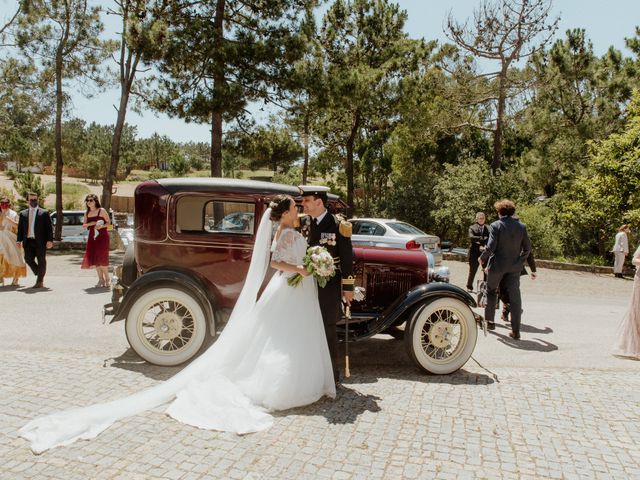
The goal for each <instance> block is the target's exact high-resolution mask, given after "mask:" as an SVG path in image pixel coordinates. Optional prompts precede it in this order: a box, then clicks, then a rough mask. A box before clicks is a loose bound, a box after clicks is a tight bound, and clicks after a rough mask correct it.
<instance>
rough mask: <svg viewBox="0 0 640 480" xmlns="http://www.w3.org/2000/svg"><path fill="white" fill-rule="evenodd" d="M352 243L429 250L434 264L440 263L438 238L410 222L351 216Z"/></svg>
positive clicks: (440, 252)
mask: <svg viewBox="0 0 640 480" xmlns="http://www.w3.org/2000/svg"><path fill="white" fill-rule="evenodd" d="M349 221H350V222H351V224H352V225H353V236H352V237H351V241H352V242H353V244H354V245H371V246H375V247H390V248H402V249H408V250H414V249H422V250H426V251H428V252H430V253H431V254H432V255H433V259H434V261H435V264H436V265H440V264H441V263H442V251H441V250H440V238H439V237H437V236H436V235H429V234H427V233H424V232H423V231H422V230H420V229H419V228H417V227H414V226H413V225H411V224H410V223H406V222H401V221H399V220H396V219H387V218H352V219H351V220H349Z"/></svg>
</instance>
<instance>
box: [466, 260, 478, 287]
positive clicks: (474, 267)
mask: <svg viewBox="0 0 640 480" xmlns="http://www.w3.org/2000/svg"><path fill="white" fill-rule="evenodd" d="M479 258H480V255H474V254H470V255H469V276H468V277H467V288H468V289H471V290H473V280H474V279H475V278H476V272H477V271H478V266H479V265H480V261H479Z"/></svg>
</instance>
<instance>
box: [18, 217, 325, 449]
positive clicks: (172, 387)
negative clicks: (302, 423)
mask: <svg viewBox="0 0 640 480" xmlns="http://www.w3.org/2000/svg"><path fill="white" fill-rule="evenodd" d="M269 214H270V210H267V211H266V212H265V213H264V215H263V219H262V221H261V223H260V227H259V228H258V232H257V234H256V242H255V245H254V251H253V256H252V259H251V265H250V267H249V272H248V275H247V279H246V280H245V285H244V287H243V289H242V292H241V294H240V297H239V299H238V302H237V303H236V307H235V308H234V310H233V313H232V314H231V317H230V319H229V322H228V324H227V326H226V327H225V329H224V330H223V332H222V334H221V335H220V337H219V338H218V340H217V341H216V342H215V343H214V344H213V345H212V346H211V347H210V348H209V349H208V350H207V351H206V352H205V353H203V354H202V355H201V356H200V357H199V358H197V359H196V360H194V361H193V362H192V363H191V364H190V365H189V366H187V367H186V368H184V369H183V370H182V371H181V372H179V373H178V374H176V375H175V376H173V377H172V378H170V379H169V380H167V381H165V382H163V383H160V384H158V385H156V386H154V387H151V388H149V389H147V390H143V391H141V392H139V393H136V394H134V395H131V396H129V397H126V398H122V399H120V400H115V401H112V402H107V403H102V404H96V405H92V406H89V407H84V408H74V409H70V410H66V411H63V412H59V413H54V414H51V415H47V416H44V417H40V418H36V419H35V420H32V421H31V422H29V423H28V424H27V425H25V426H24V427H23V428H22V429H21V430H20V436H22V437H23V438H25V439H27V440H29V441H31V449H32V450H33V451H34V452H35V453H40V452H43V451H45V450H47V449H49V448H53V447H56V446H60V445H68V444H70V443H72V442H74V441H76V440H78V439H90V438H93V437H95V436H96V435H98V434H99V433H100V432H102V431H103V430H104V429H106V428H108V427H109V426H110V425H111V424H113V423H114V422H115V421H117V420H119V419H122V418H125V417H128V416H131V415H135V414H137V413H140V412H143V411H146V410H150V409H152V408H155V407H157V406H159V405H163V404H167V403H169V402H171V403H170V405H169V407H168V408H167V410H166V413H167V414H168V415H170V416H172V417H173V418H175V419H176V420H179V421H180V422H182V423H186V424H188V425H193V426H195V427H199V428H205V429H211V430H221V431H227V432H235V433H238V434H244V433H250V432H257V431H261V430H265V429H267V428H269V427H270V426H271V425H272V423H273V417H272V416H271V415H269V413H268V412H269V411H274V410H286V409H288V408H293V407H298V406H302V405H307V404H310V403H313V402H315V401H316V400H318V399H320V398H321V397H322V396H324V395H327V396H329V397H331V398H334V397H335V393H336V391H335V385H334V380H333V369H332V366H331V357H330V356H329V348H328V347H327V342H326V337H325V332H324V326H323V323H322V315H321V313H320V307H319V305H318V295H317V285H316V282H315V280H314V279H313V278H312V277H306V278H304V280H303V282H302V283H301V284H300V286H298V287H295V288H294V287H290V286H289V285H287V278H288V277H289V276H290V275H291V274H284V273H283V272H277V273H276V274H275V275H274V276H273V278H272V279H271V281H270V282H269V284H268V285H267V287H266V288H265V290H264V292H263V293H262V295H261V296H260V299H259V300H257V301H256V297H257V294H258V291H259V289H260V286H261V284H262V281H263V280H264V276H265V273H266V271H267V268H268V264H269V256H270V250H271V251H272V252H273V255H272V258H273V260H276V261H281V262H286V263H290V264H293V265H300V264H301V263H302V258H303V257H304V255H305V253H306V249H307V243H306V241H305V239H304V238H303V237H302V235H300V234H299V233H298V232H296V231H295V230H292V229H284V230H283V231H282V232H281V234H280V236H279V238H278V239H277V241H275V240H274V242H273V243H271V232H272V227H271V222H270V221H269V220H268V219H269ZM270 245H271V248H269V246H270Z"/></svg>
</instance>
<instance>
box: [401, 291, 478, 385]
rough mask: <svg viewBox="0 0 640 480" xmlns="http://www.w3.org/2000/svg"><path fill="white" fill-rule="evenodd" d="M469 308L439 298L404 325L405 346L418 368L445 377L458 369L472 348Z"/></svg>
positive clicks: (473, 325)
mask: <svg viewBox="0 0 640 480" xmlns="http://www.w3.org/2000/svg"><path fill="white" fill-rule="evenodd" d="M477 338H478V331H477V329H476V322H475V319H474V316H473V312H472V311H471V309H470V308H469V307H468V306H467V305H466V304H465V303H463V302H462V301H460V300H457V299H455V298H448V297H447V298H439V299H437V300H434V301H432V302H430V303H427V304H426V305H424V306H423V307H421V308H418V309H417V310H416V312H415V313H414V314H413V316H412V317H411V319H410V320H409V322H408V325H407V328H406V333H405V346H406V348H407V352H408V354H409V356H410V357H411V359H412V360H413V361H414V362H415V363H416V365H418V367H420V368H421V369H423V370H425V371H427V372H429V373H433V374H437V375H446V374H449V373H453V372H455V371H456V370H458V369H459V368H461V367H462V366H463V365H464V364H465V363H467V360H469V357H471V354H472V353H473V349H474V348H475V346H476V340H477Z"/></svg>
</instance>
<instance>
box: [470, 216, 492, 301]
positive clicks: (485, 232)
mask: <svg viewBox="0 0 640 480" xmlns="http://www.w3.org/2000/svg"><path fill="white" fill-rule="evenodd" d="M485 221H486V216H485V214H484V212H478V213H476V223H474V224H473V225H471V226H470V227H469V241H470V245H469V275H468V277H467V291H469V292H472V291H473V280H474V278H475V277H476V272H477V271H478V265H479V261H478V259H479V258H480V255H481V254H482V251H483V250H484V247H485V246H486V245H487V240H489V229H488V228H487V226H486V225H485V224H484V223H485Z"/></svg>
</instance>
